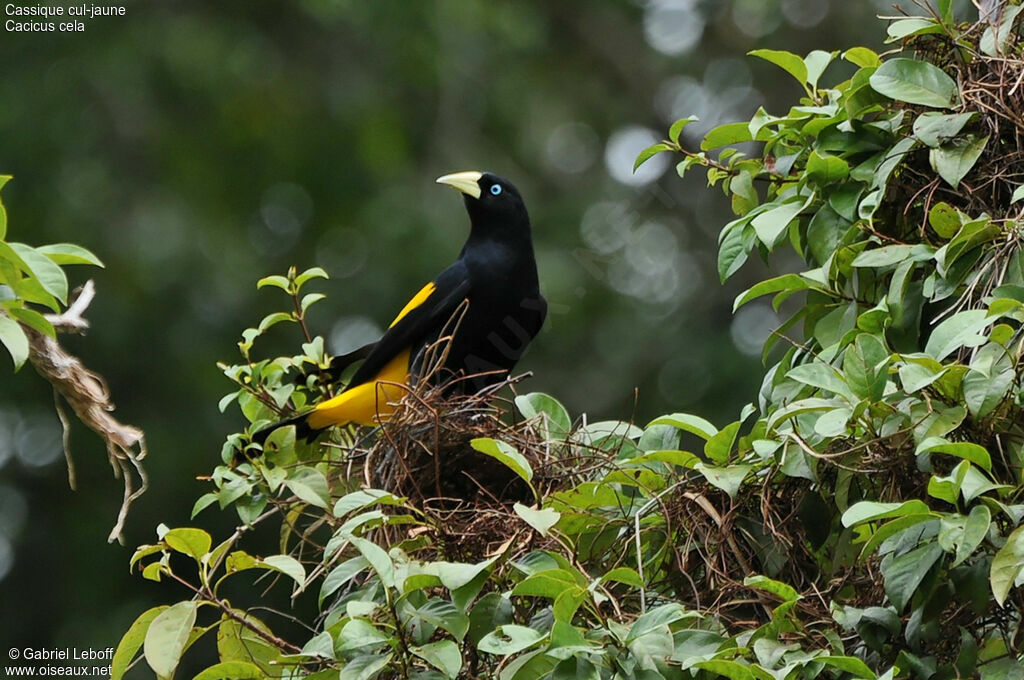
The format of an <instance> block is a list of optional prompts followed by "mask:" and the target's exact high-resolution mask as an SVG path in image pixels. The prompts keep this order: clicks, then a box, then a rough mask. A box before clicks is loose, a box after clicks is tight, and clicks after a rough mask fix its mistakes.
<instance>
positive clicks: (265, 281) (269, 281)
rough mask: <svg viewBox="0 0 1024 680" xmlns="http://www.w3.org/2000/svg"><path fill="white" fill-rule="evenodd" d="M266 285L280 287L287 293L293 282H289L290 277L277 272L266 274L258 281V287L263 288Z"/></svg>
mask: <svg viewBox="0 0 1024 680" xmlns="http://www.w3.org/2000/svg"><path fill="white" fill-rule="evenodd" d="M265 286H273V287H274V288H280V289H281V290H283V291H284V292H286V293H287V292H288V290H289V289H290V287H291V284H290V283H289V282H288V279H287V278H286V277H284V276H280V275H277V274H275V275H273V276H264V277H263V278H262V279H260V280H259V281H257V282H256V288H257V289H260V288H263V287H265Z"/></svg>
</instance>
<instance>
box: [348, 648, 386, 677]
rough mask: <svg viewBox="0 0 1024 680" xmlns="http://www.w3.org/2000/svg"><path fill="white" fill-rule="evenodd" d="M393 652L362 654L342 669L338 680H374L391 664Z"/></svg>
mask: <svg viewBox="0 0 1024 680" xmlns="http://www.w3.org/2000/svg"><path fill="white" fill-rule="evenodd" d="M391 656H392V653H391V652H388V653H387V654H384V655H377V654H361V655H359V656H357V657H355V658H354V659H352V660H351V661H349V662H348V663H347V664H345V667H344V668H342V669H341V675H340V676H339V679H338V680H373V678H375V677H377V676H378V675H380V672H381V671H382V670H384V669H385V668H387V667H388V666H389V665H390V664H391Z"/></svg>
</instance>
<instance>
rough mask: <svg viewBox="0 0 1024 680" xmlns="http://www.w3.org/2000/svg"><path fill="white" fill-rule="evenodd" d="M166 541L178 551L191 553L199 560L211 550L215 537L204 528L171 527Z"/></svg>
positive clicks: (191, 555)
mask: <svg viewBox="0 0 1024 680" xmlns="http://www.w3.org/2000/svg"><path fill="white" fill-rule="evenodd" d="M164 542H165V543H166V544H167V545H168V546H169V547H170V548H171V550H174V551H176V552H180V553H182V554H184V555H189V556H190V557H192V558H193V559H195V560H196V561H197V562H198V561H199V560H201V559H202V558H203V555H205V554H207V553H208V552H210V547H211V546H212V545H213V539H212V538H210V534H208V533H206V532H205V531H203V530H202V529H191V528H179V529H171V530H170V531H168V532H167V534H166V535H165V536H164Z"/></svg>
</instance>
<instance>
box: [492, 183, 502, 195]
mask: <svg viewBox="0 0 1024 680" xmlns="http://www.w3.org/2000/svg"><path fill="white" fill-rule="evenodd" d="M500 193H501V185H500V184H492V185H491V195H492V196H497V195H499V194H500Z"/></svg>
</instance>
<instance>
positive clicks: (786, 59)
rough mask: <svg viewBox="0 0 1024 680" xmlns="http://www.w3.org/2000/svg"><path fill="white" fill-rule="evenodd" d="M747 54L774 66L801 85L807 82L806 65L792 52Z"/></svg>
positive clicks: (769, 51) (770, 51) (757, 51)
mask: <svg viewBox="0 0 1024 680" xmlns="http://www.w3.org/2000/svg"><path fill="white" fill-rule="evenodd" d="M747 54H749V55H750V56H752V57H758V58H760V59H764V60H765V61H767V62H771V63H772V64H775V65H776V66H778V67H779V68H781V69H782V70H783V71H785V72H786V73H788V74H789V75H791V76H793V77H794V78H796V80H797V82H798V83H800V84H801V85H804V84H805V83H806V82H807V64H806V63H805V62H804V60H803V59H801V58H800V57H798V56H797V55H795V54H793V53H792V52H786V51H785V50H753V51H750V52H747Z"/></svg>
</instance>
